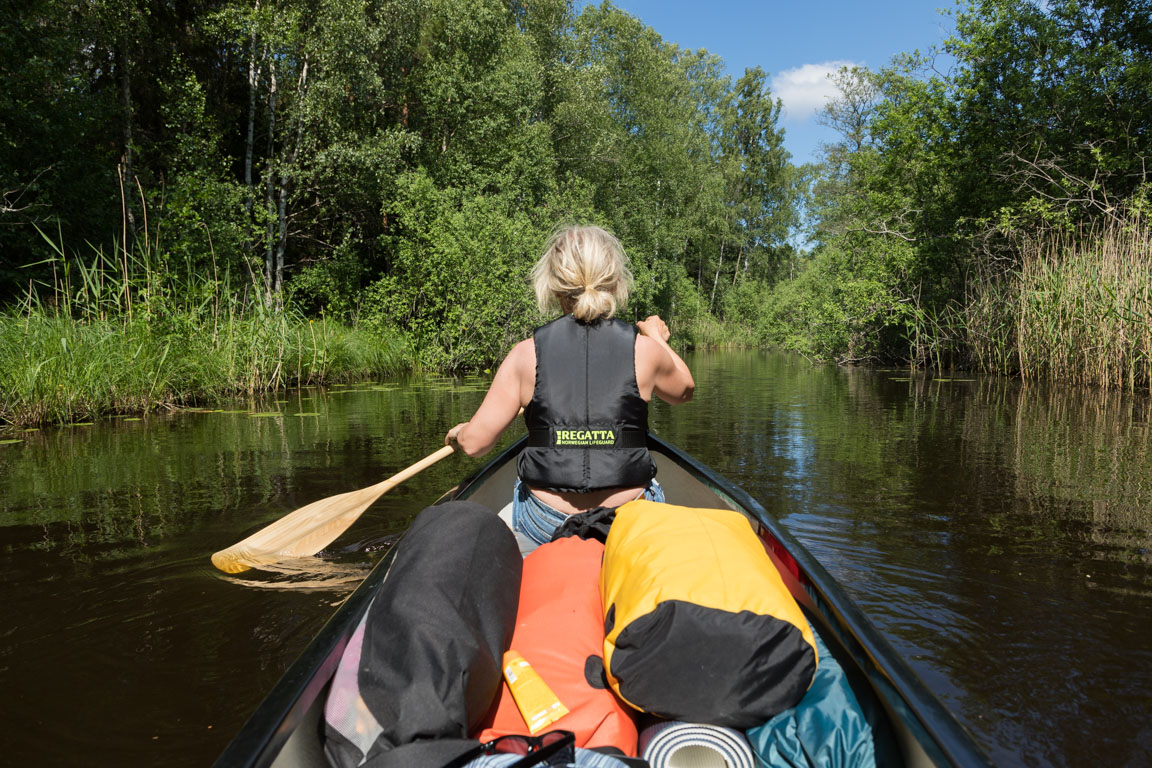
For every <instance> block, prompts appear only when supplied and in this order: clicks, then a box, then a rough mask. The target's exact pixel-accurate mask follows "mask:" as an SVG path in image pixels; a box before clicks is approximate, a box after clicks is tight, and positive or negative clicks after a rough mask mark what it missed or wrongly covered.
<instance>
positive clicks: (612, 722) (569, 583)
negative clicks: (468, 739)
mask: <svg viewBox="0 0 1152 768" xmlns="http://www.w3.org/2000/svg"><path fill="white" fill-rule="evenodd" d="M603 556H604V545H603V544H601V543H600V542H598V541H592V540H588V541H585V540H583V539H578V538H575V537H570V538H566V539H559V540H557V541H553V542H549V543H548V544H544V545H542V546H540V547H539V548H538V549H536V550H535V551H534V552H532V553H531V554H530V555H528V556H527V557H526V558H524V577H523V582H522V584H521V587H520V604H519V608H518V609H517V612H516V629H515V630H514V632H513V635H512V648H514V649H515V650H516V651H517V652H519V653H520V655H522V656H523V657H524V658H525V659H527V661H528V662H529V663H530V664H531V665H532V668H533V669H534V670H535V671H536V672H537V673H539V675H540V677H541V678H542V679H543V681H544V682H545V683H546V684H547V685H548V687H549V688H550V689H551V690H552V692H553V693H555V694H556V697H557V698H558V699H559V700H560V701H561V703H563V705H564V706H565V707H567V708H568V711H569V713H568V714H566V715H564V716H563V717H561V718H560V719H559V720H557V721H556V722H555V724H554V725H552V726H550V727H554V728H563V729H565V730H568V731H572V732H574V733H575V734H576V745H577V746H580V747H605V746H612V747H617V748H619V749H621V750H623V751H624V753H625V754H629V755H633V754H636V724H635V722H634V721H633V719H632V716H633V715H632V712H631V710H630V708H628V707H626V706H625V705H624V704H622V703H621V702H620V700H619V699H617V698H616V696H615V694H613V692H612V691H611V690H610V689H608V687H607V685H606V683H605V681H604V673H603V670H604V666H603V660H602V658H601V654H602V653H603V652H604V612H603V610H602V609H601V607H600V562H601V560H602V559H603ZM511 733H520V734H525V733H528V726H527V724H526V723H525V722H524V717H523V716H522V715H521V714H520V710H519V709H518V708H517V706H516V702H515V701H514V700H513V698H512V694H511V692H510V691H509V690H508V684H507V683H505V684H504V685H503V687H502V688H501V691H500V700H499V703H498V704H497V707H496V710H495V713H494V715H493V716H492V719H491V721H490V722H487V723H485V724H484V729H483V731H482V732H481V733H479V734H478V736H477V738H479V739H480V741H489V740H491V739H494V738H496V737H498V736H504V735H507V734H511Z"/></svg>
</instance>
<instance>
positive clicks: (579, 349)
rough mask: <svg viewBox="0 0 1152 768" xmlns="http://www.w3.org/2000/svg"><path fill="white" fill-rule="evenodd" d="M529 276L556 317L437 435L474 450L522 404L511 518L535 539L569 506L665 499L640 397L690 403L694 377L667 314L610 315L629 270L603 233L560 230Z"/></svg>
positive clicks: (548, 533)
mask: <svg viewBox="0 0 1152 768" xmlns="http://www.w3.org/2000/svg"><path fill="white" fill-rule="evenodd" d="M532 277H533V284H534V286H535V290H536V300H537V303H538V304H539V307H540V311H541V312H543V313H548V312H550V311H551V310H552V309H553V308H554V307H559V309H560V310H561V311H562V312H563V313H564V314H563V316H562V317H560V318H559V319H557V320H554V321H552V322H550V323H548V324H547V325H544V326H542V327H540V328H537V329H536V331H535V332H534V333H533V336H532V338H530V339H525V340H524V341H522V342H520V343H519V344H517V345H516V346H515V347H513V348H512V351H511V352H509V353H508V356H507V357H506V358H504V362H502V363H501V364H500V367H499V369H498V370H497V371H496V375H495V377H493V379H492V386H491V387H490V388H489V390H488V394H487V395H485V397H484V401H483V402H482V403H481V404H480V408H479V409H477V411H476V413H475V415H473V417H472V420H471V421H467V422H464V423H462V424H457V425H456V426H454V427H452V429H450V430H448V434H447V435H446V436H445V438H444V442H445V443H446V444H452V443H455V444H456V445H457V446H458V447H459V448H460V449H461V450H462V451H464V453H466V454H467V455H469V456H482V455H484V454H485V453H487V452H488V451H489V450H491V449H492V446H493V445H495V443H496V441H497V440H498V439H499V437H500V435H501V434H503V432H504V430H505V429H507V428H508V426H509V425H511V423H512V421H513V420H514V419H515V418H516V414H517V412H518V411H519V410H520V408H521V407H523V408H524V421H525V423H526V424H527V426H528V444H527V446H526V447H525V448H524V450H523V452H522V453H521V454H520V457H519V459H518V462H517V474H518V475H519V479H518V480H517V483H516V488H515V492H514V496H513V507H512V527H513V530H514V531H516V532H517V533H518V534H519V535H520V536H521V537H527V538H529V539H531V540H532V541H534V542H535V543H537V544H543V543H545V542H547V541H549V540H550V539H551V537H552V533H553V531H554V530H555V529H556V527H557V526H559V525H560V524H561V523H562V522H563V521H564V519H565V518H566V517H567V516H568V515H571V514H575V513H578V512H584V511H586V510H589V509H594V508H596V507H617V506H620V505H621V504H623V503H625V502H627V501H631V500H632V499H636V498H639V497H640V496H641V495H643V496H644V497H645V498H648V499H651V500H653V501H663V500H664V495H663V492H662V491H661V489H660V485H659V484H658V483H657V482H656V480H655V475H656V465H655V464H654V463H653V462H652V458H651V456H649V454H648V449H647V447H646V440H647V435H648V402H649V401H650V400H651V399H652V396H653V395H656V396H657V397H659V398H660V399H662V400H664V401H665V402H668V403H671V404H673V405H677V404H680V403H686V402H688V401H689V400H691V399H692V393H693V390H694V389H695V386H696V385H695V382H693V380H692V373H691V371H689V370H688V366H687V365H686V364H685V363H684V361H683V360H681V359H680V356H679V355H677V354H676V353H675V352H674V351H673V350H672V348H671V347H670V346H668V338H669V331H668V326H667V325H666V324H665V323H664V321H663V320H661V319H660V318H659V317H658V316H656V315H653V316H651V317H649V318H648V319H647V320H643V321H641V322H639V323H637V324H636V325H634V326H633V325H629V324H628V323H625V322H623V321H622V320H619V319H616V318H615V317H614V315H615V314H616V310H617V309H618V308H620V307H622V306H623V305H624V304H625V302H627V300H628V290H629V288H630V286H631V282H632V274H631V272H630V271H629V270H628V264H627V261H626V259H625V256H624V251H623V248H621V246H620V242H619V241H618V240H617V239H616V238H615V237H613V236H612V235H611V234H609V233H608V232H606V231H604V230H603V229H600V228H599V227H575V226H570V227H565V228H563V229H561V230H559V231H558V232H557V233H556V234H555V235H553V236H552V237H551V238H550V239H549V241H548V244H547V246H546V247H545V249H544V254H543V255H542V256H541V257H540V259H539V261H537V262H536V266H535V268H534V269H533V272H532Z"/></svg>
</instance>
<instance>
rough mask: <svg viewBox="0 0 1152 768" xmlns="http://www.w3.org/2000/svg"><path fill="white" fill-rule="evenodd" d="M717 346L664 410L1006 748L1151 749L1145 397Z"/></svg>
mask: <svg viewBox="0 0 1152 768" xmlns="http://www.w3.org/2000/svg"><path fill="white" fill-rule="evenodd" d="M710 358H711V356H709V355H703V356H697V357H695V358H694V359H693V364H694V365H695V368H694V370H698V371H700V375H698V392H701V393H704V392H708V393H709V394H708V395H707V397H708V398H709V400H708V407H707V408H705V409H698V410H695V411H691V410H686V411H684V413H683V415H682V416H681V414H680V413H679V412H677V411H671V410H663V411H661V412H660V413H659V429H660V430H661V431H662V433H664V434H665V435H666V436H668V437H669V438H670V439H671V440H672V441H673V442H676V443H678V444H680V445H683V446H685V447H688V448H690V449H691V450H692V451H693V453H695V454H696V455H698V456H699V457H700V458H701V459H702V460H704V461H705V462H706V463H709V464H712V465H713V466H715V467H717V468H718V469H721V471H722V472H723V473H724V474H726V475H727V476H729V477H730V478H732V479H734V480H736V481H737V482H739V483H740V484H741V485H743V486H744V487H745V488H746V489H748V490H749V491H751V492H752V493H753V495H755V496H757V497H758V498H759V499H761V501H763V502H764V503H765V504H766V506H768V507H769V509H770V511H772V512H773V513H774V514H776V515H778V516H779V517H781V518H782V519H783V520H784V521H785V523H786V525H787V526H788V527H789V528H790V529H791V530H792V531H793V532H795V533H796V534H797V535H798V536H799V538H800V539H801V540H802V541H804V542H805V544H806V545H807V546H808V547H809V548H810V549H811V550H812V552H813V553H814V554H815V555H816V556H817V557H818V558H819V559H820V560H821V562H822V563H824V564H825V566H826V567H827V568H828V569H829V570H830V571H831V572H832V573H833V575H835V576H836V577H837V578H838V579H840V580H841V581H842V582H843V583H845V584H846V585H847V586H848V588H849V590H850V592H851V593H852V594H853V595H854V597H856V599H857V600H858V602H859V603H860V604H861V606H862V607H863V608H864V609H865V611H866V612H867V613H868V614H869V615H870V616H871V617H872V618H873V619H874V621H875V622H876V623H877V625H879V626H880V627H881V629H882V630H883V631H884V632H885V633H886V634H888V635H889V636H890V637H891V638H892V639H893V641H894V643H895V644H896V645H897V647H898V648H899V649H901V650H902V651H904V652H905V653H906V654H907V655H908V656H909V657H910V658H912V659H913V660H914V666H915V667H916V669H917V671H918V672H920V673H921V675H922V676H923V677H924V678H925V679H926V680H927V681H928V682H929V683H930V685H931V686H932V687H933V688H934V689H935V690H936V691H937V692H939V693H940V694H941V695H942V697H943V698H944V699H945V701H946V702H947V703H948V704H950V705H951V706H953V707H954V708H955V709H956V710H957V711H958V712H959V713H960V715H961V717H962V719H963V720H964V721H965V723H966V724H967V725H968V726H969V727H970V728H971V729H972V730H973V731H974V732H976V733H977V734H978V737H979V739H980V741H981V742H982V743H984V744H985V745H986V747H987V748H988V749H989V751H990V752H991V753H992V754H993V755H994V757H995V758H996V759H997V761H998V762H1000V763H1002V764H1007V765H1080V764H1084V763H1095V762H1097V761H1101V760H1103V761H1105V762H1118V763H1119V764H1130V762H1129V761H1131V760H1133V759H1135V758H1134V756H1136V755H1146V753H1145V752H1141V751H1140V749H1141V745H1144V746H1147V745H1146V741H1147V739H1148V735H1149V734H1152V712H1149V711H1147V706H1146V703H1147V701H1148V700H1149V696H1150V694H1152V666H1149V665H1148V664H1147V662H1148V661H1149V660H1150V659H1149V654H1150V653H1152V650H1150V646H1149V644H1148V642H1147V640H1146V638H1147V637H1148V635H1149V632H1152V610H1150V609H1152V568H1150V567H1149V555H1148V551H1149V548H1150V546H1152V544H1150V542H1152V442H1150V440H1149V434H1148V425H1149V421H1150V417H1152V404H1150V402H1149V400H1148V398H1146V397H1138V396H1137V397H1133V396H1130V395H1123V394H1118V393H1107V392H1102V391H1077V392H1068V391H1064V390H1061V389H1058V388H1053V387H1037V386H1023V385H1021V384H1019V383H1018V382H1013V381H1004V380H1000V379H987V378H971V377H969V378H966V379H959V378H951V377H945V378H935V377H931V376H923V375H910V374H909V373H908V372H906V371H864V370H838V369H823V370H813V369H812V368H810V367H808V366H807V365H806V364H805V363H803V362H802V361H795V360H791V359H788V358H783V357H778V356H774V355H759V356H757V355H749V356H747V357H746V358H745V359H743V360H742V361H740V362H739V363H737V364H734V365H724V364H717V365H715V366H713V365H711V364H709V362H706V361H709V360H710ZM702 362H704V364H703V365H702V364H701V363H702ZM712 393H715V394H714V395H713V394H712ZM713 398H715V399H713ZM1118 717H1119V718H1122V719H1121V720H1119V721H1118V720H1117V718H1118ZM1118 722H1123V723H1125V727H1123V728H1117V727H1116V725H1117V723H1118ZM1141 733H1143V734H1144V735H1140V734H1141ZM1140 760H1143V757H1141V758H1140ZM1131 764H1135V763H1131Z"/></svg>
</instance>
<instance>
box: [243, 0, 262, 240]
mask: <svg viewBox="0 0 1152 768" xmlns="http://www.w3.org/2000/svg"><path fill="white" fill-rule="evenodd" d="M255 10H256V11H259V10H260V0H256V9H255ZM259 82H260V67H259V66H258V65H257V63H256V22H255V19H253V22H252V37H251V41H250V44H249V47H248V136H247V138H246V140H245V142H244V187H245V189H247V191H248V197H247V198H246V199H245V201H244V210H245V211H247V212H248V217H249V220H251V217H252V207H253V205H254V204H255V199H254V198H255V190H254V189H253V186H252V145H253V143H254V141H255V138H256V137H255V133H256V87H257V85H258V84H259Z"/></svg>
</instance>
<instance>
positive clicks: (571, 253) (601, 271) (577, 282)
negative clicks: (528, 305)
mask: <svg viewBox="0 0 1152 768" xmlns="http://www.w3.org/2000/svg"><path fill="white" fill-rule="evenodd" d="M532 283H533V286H534V287H535V289H536V303H537V305H538V306H539V307H540V311H541V312H542V313H544V314H548V313H549V312H550V311H551V309H552V308H553V307H556V306H558V307H559V308H560V310H561V311H562V312H571V313H572V316H573V317H575V318H576V319H577V320H582V321H584V322H591V321H593V320H597V319H599V318H601V317H612V316H613V315H614V314H616V310H617V309H618V308H620V307H623V306H624V304H625V303H627V301H628V291H629V289H630V288H631V287H632V272H631V270H629V269H628V257H627V256H625V255H624V248H623V247H622V246H621V245H620V241H619V240H617V239H616V238H615V237H614V236H613V235H612V234H611V233H609V232H606V231H605V230H603V229H601V228H600V227H579V226H572V225H569V226H565V227H561V228H560V229H558V230H557V231H556V232H555V233H553V235H552V237H550V238H548V244H547V245H546V246H544V253H543V254H542V255H541V256H540V258H539V260H538V261H537V262H536V266H535V267H533V269H532Z"/></svg>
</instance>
